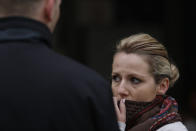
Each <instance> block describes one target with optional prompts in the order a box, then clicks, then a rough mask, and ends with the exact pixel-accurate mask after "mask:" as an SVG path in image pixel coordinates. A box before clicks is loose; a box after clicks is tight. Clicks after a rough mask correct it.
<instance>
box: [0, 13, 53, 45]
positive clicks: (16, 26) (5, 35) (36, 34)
mask: <svg viewBox="0 0 196 131" xmlns="http://www.w3.org/2000/svg"><path fill="white" fill-rule="evenodd" d="M26 40H36V41H39V43H44V44H46V45H47V46H49V47H51V46H52V44H51V41H52V33H51V32H50V30H49V28H48V27H47V26H46V25H45V24H43V23H41V22H38V21H36V20H33V19H30V18H25V17H6V18H0V44H1V43H6V42H11V41H26Z"/></svg>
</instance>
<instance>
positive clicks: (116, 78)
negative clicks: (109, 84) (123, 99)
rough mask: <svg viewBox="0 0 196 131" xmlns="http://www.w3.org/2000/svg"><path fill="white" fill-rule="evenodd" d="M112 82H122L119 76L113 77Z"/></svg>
mask: <svg viewBox="0 0 196 131" xmlns="http://www.w3.org/2000/svg"><path fill="white" fill-rule="evenodd" d="M112 81H113V82H119V81H120V77H119V76H117V75H114V76H112Z"/></svg>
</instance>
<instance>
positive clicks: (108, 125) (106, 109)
mask: <svg viewBox="0 0 196 131" xmlns="http://www.w3.org/2000/svg"><path fill="white" fill-rule="evenodd" d="M51 37H52V36H51V33H50V31H49V29H48V28H47V27H46V26H45V25H44V24H41V23H39V22H37V21H34V20H31V19H27V18H22V17H21V18H20V17H13V18H12V17H10V18H4V19H0V130H1V131H2V130H15V129H13V128H20V130H26V131H29V130H36V131H38V130H40V131H117V130H118V127H117V122H116V117H115V112H114V106H113V103H112V93H111V89H110V86H109V85H108V84H107V83H106V81H105V80H103V79H102V78H101V77H100V76H99V75H97V74H96V73H95V72H93V71H92V70H90V69H88V68H86V67H85V66H83V65H81V64H79V63H77V62H75V61H73V60H71V59H70V58H67V57H65V56H61V55H59V54H57V53H55V52H54V51H53V50H52V49H51Z"/></svg>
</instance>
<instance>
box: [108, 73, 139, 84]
mask: <svg viewBox="0 0 196 131" xmlns="http://www.w3.org/2000/svg"><path fill="white" fill-rule="evenodd" d="M120 79H121V78H120V77H119V76H118V75H113V76H112V82H119V81H120ZM130 82H131V83H133V84H140V83H141V82H142V80H140V79H138V78H136V77H131V78H130Z"/></svg>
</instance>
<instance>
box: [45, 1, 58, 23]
mask: <svg viewBox="0 0 196 131" xmlns="http://www.w3.org/2000/svg"><path fill="white" fill-rule="evenodd" d="M54 6H55V0H46V3H45V10H44V11H45V19H46V20H47V21H48V22H50V21H52V17H53V16H52V15H53V9H54Z"/></svg>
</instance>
